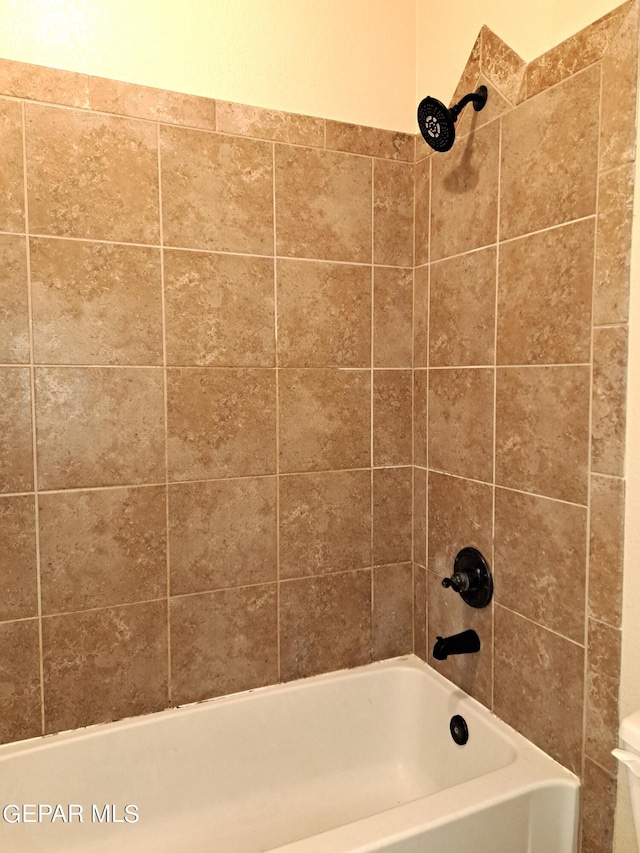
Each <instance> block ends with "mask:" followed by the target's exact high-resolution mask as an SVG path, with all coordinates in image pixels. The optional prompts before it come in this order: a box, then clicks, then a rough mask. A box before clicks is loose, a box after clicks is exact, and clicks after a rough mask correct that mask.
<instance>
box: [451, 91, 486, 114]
mask: <svg viewBox="0 0 640 853" xmlns="http://www.w3.org/2000/svg"><path fill="white" fill-rule="evenodd" d="M471 103H472V104H473V108H474V110H476V112H479V111H480V110H481V109H482V108H483V107H484V105H485V104H486V103H487V87H486V86H478V88H477V89H476V91H475V92H470V93H469V94H468V95H465V96H464V98H461V99H460V100H459V101H458V103H457V104H454V105H453V106H452V107H451V108H450V110H449V113H450V114H451V118H452V119H453V120H454V121H457V120H458V116H459V115H460V113H461V112H462V110H463V109H464V108H465V107H466V106H467V104H471Z"/></svg>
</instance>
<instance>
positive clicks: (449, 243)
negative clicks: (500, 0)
mask: <svg viewBox="0 0 640 853" xmlns="http://www.w3.org/2000/svg"><path fill="white" fill-rule="evenodd" d="M637 41H638V9H637V5H636V4H629V3H627V4H625V6H623V7H620V9H618V10H616V11H615V12H613V13H612V14H611V15H608V16H607V17H606V18H604V19H602V20H601V21H599V22H597V23H596V24H594V25H592V26H591V27H590V28H588V29H587V30H585V31H583V32H582V33H579V34H578V35H577V36H575V37H573V38H572V39H570V40H569V41H568V42H565V43H564V44H563V45H561V46H560V47H558V48H556V49H554V50H553V51H551V52H550V53H549V54H547V55H545V56H543V57H541V58H540V59H539V60H536V61H535V62H532V63H530V64H529V65H526V64H525V63H524V62H522V61H521V60H520V59H519V58H518V57H517V56H516V55H515V54H513V52H512V51H510V49H509V48H508V47H507V46H506V45H505V44H504V43H502V42H501V41H500V40H499V39H498V38H497V37H496V36H495V35H494V34H493V33H492V32H491V31H490V30H488V29H487V28H484V29H483V30H482V32H481V34H480V37H479V39H478V42H477V44H476V46H475V48H474V51H473V53H472V55H471V58H470V60H469V63H468V65H467V69H466V70H465V74H464V75H463V79H462V81H461V86H460V91H459V92H458V93H457V95H458V96H460V95H462V94H463V93H464V91H469V90H473V89H475V87H476V85H477V84H478V83H485V84H486V85H487V86H488V88H489V101H488V104H487V107H486V108H485V110H483V111H482V112H480V113H475V114H474V113H473V111H472V110H471V109H467V111H465V114H464V118H463V120H462V123H461V127H460V128H459V133H460V134H461V136H462V138H459V139H458V140H457V141H456V144H455V146H454V148H453V149H452V150H451V152H449V153H447V154H433V155H432V156H428V155H429V149H428V148H427V146H426V145H424V144H422V145H421V144H420V143H418V147H417V162H416V278H415V286H416V291H415V293H416V297H415V298H416V321H415V331H416V336H415V372H414V381H415V402H414V406H415V428H414V440H415V463H416V468H415V486H414V488H415V499H414V500H415V504H414V506H415V541H414V561H415V563H416V567H415V579H416V629H415V630H416V642H417V651H418V653H420V654H422V655H425V656H427V658H428V659H430V654H429V650H430V648H431V647H432V645H433V643H434V641H435V637H436V635H437V634H440V635H446V634H450V633H455V632H457V631H461V630H464V629H467V628H475V629H476V630H477V631H478V633H479V635H480V637H481V641H482V644H483V648H482V650H481V653H480V654H478V655H476V656H462V657H459V658H453V659H449V660H447V661H445V662H441V663H438V662H436V661H434V660H430V662H431V663H432V664H433V665H434V666H436V667H437V668H438V669H439V670H440V671H441V672H443V673H444V674H445V675H446V676H448V677H449V678H451V679H452V680H453V681H455V682H457V683H458V684H460V685H461V686H462V687H463V688H464V689H465V690H467V691H468V692H470V693H471V694H472V695H474V696H475V697H476V698H478V699H479V700H480V701H481V702H483V703H484V704H485V705H487V706H488V707H490V708H491V709H492V710H493V711H494V712H495V713H496V714H497V715H498V716H499V717H501V718H502V719H504V720H505V721H506V722H507V723H510V724H511V725H512V726H514V727H515V728H516V729H518V730H519V731H521V732H522V733H523V734H524V735H526V736H527V737H528V738H530V739H531V740H532V741H534V742H535V743H537V744H538V745H539V746H541V747H542V748H543V749H544V750H545V751H547V752H549V753H550V754H551V755H552V756H554V757H555V758H557V759H558V760H559V761H560V762H561V763H562V764H564V765H565V766H567V767H569V768H570V769H572V770H574V771H575V772H576V773H577V774H578V775H580V776H581V777H582V780H583V784H584V789H583V815H584V817H583V841H582V850H583V851H584V853H587V851H588V853H606V851H607V850H610V849H611V842H612V839H611V835H612V829H613V809H614V802H615V774H616V762H615V760H614V759H613V757H612V756H611V754H610V750H611V749H612V748H613V747H615V746H616V745H617V728H618V714H617V695H618V686H619V665H620V617H621V612H620V611H621V580H622V524H623V517H624V516H623V506H624V480H623V474H624V429H625V376H626V351H627V325H626V324H627V320H628V291H629V251H630V239H631V210H632V195H633V169H634V165H633V161H634V157H635V132H636V127H635V122H636V116H635V112H636V100H635V98H636V67H637V59H638V49H637ZM468 545H473V546H475V547H477V548H479V549H480V550H481V551H482V552H483V553H484V554H485V556H486V557H487V558H488V560H489V561H490V563H491V565H492V567H493V571H494V579H495V596H494V602H493V604H492V606H491V607H489V608H487V609H486V610H479V611H473V610H472V609H471V608H469V607H467V606H466V605H465V604H464V603H463V602H462V601H461V600H460V598H459V596H457V595H456V594H455V593H454V592H453V591H452V590H448V589H444V588H443V587H442V585H441V581H442V577H443V575H449V574H451V571H452V568H453V560H454V557H455V554H456V553H457V551H458V550H460V549H461V548H462V547H464V546H468Z"/></svg>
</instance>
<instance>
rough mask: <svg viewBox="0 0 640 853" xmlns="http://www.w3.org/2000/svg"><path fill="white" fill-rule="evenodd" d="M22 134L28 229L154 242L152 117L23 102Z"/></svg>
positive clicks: (155, 205) (156, 231)
mask: <svg viewBox="0 0 640 853" xmlns="http://www.w3.org/2000/svg"><path fill="white" fill-rule="evenodd" d="M26 134H27V175H28V193H29V227H30V230H31V233H32V234H48V235H51V236H56V237H81V238H86V239H89V240H116V241H120V242H125V243H157V242H158V240H159V226H158V222H159V219H158V204H159V202H158V140H157V133H156V128H155V127H154V126H153V125H152V124H149V123H147V122H142V121H135V120H133V119H124V118H116V117H114V116H105V115H99V114H96V113H87V112H79V111H76V112H74V111H72V110H59V109H55V108H52V107H43V106H38V105H35V104H28V105H27V107H26Z"/></svg>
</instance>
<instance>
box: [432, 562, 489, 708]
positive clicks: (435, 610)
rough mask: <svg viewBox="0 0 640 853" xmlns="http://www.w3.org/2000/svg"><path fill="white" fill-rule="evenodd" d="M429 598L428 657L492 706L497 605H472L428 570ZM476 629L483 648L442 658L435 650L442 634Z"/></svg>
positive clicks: (446, 634)
mask: <svg viewBox="0 0 640 853" xmlns="http://www.w3.org/2000/svg"><path fill="white" fill-rule="evenodd" d="M427 583H428V592H427V601H428V607H429V633H428V642H427V660H428V662H429V663H430V664H431V666H433V667H434V669H436V670H437V671H438V672H440V673H442V675H444V676H445V677H446V678H448V679H449V680H450V681H453V683H454V684H457V685H458V687H461V688H462V689H463V690H464V691H465V693H468V694H469V695H470V696H473V698H474V699H477V700H478V702H482V704H483V705H486V706H487V707H488V708H491V691H492V654H491V646H492V638H493V608H492V607H485V608H483V609H478V608H472V607H469V605H468V604H465V602H464V601H463V600H462V599H461V598H460V596H459V595H458V594H457V593H456V592H454V591H453V590H452V589H445V588H444V587H443V586H442V578H441V577H440V575H436V574H434V573H433V572H427ZM468 630H474V631H475V632H476V633H477V634H478V637H479V638H480V651H479V652H474V653H473V654H467V655H452V656H451V657H448V658H447V659H446V660H443V661H438V660H436V659H435V658H434V657H433V654H432V650H433V647H434V645H435V644H436V640H437V638H438V637H449V636H451V635H453V634H459V633H460V632H461V631H468Z"/></svg>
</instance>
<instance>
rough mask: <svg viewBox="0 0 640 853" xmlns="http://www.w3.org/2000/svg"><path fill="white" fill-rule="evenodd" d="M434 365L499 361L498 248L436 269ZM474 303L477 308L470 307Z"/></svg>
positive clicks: (432, 337)
mask: <svg viewBox="0 0 640 853" xmlns="http://www.w3.org/2000/svg"><path fill="white" fill-rule="evenodd" d="M429 303H430V304H429V364H430V365H431V366H432V367H455V366H459V365H468V364H469V365H477V364H493V361H494V339H495V311H496V249H495V248H494V247H492V248H490V249H483V250H481V251H479V252H471V253H470V254H468V255H461V256H460V257H457V258H451V259H450V260H447V261H440V262H439V263H436V264H433V265H432V267H431V285H430V299H429ZM470 305H472V306H473V309H472V310H469V306H470Z"/></svg>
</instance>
